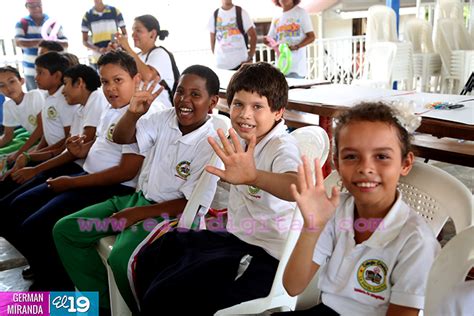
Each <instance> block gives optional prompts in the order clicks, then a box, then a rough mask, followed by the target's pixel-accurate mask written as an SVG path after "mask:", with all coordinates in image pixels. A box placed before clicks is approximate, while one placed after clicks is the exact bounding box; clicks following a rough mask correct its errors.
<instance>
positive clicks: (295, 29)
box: [268, 6, 313, 76]
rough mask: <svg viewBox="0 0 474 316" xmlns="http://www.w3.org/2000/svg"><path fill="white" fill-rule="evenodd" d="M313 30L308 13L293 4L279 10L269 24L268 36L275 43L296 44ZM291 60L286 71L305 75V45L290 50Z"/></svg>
mask: <svg viewBox="0 0 474 316" xmlns="http://www.w3.org/2000/svg"><path fill="white" fill-rule="evenodd" d="M308 32H313V24H312V23H311V19H310V17H309V14H308V13H307V12H306V11H305V10H304V9H303V8H301V7H299V6H294V7H293V8H292V9H291V10H289V11H286V12H281V13H280V14H279V15H278V16H276V17H275V18H274V19H273V20H272V23H271V24H270V30H269V31H268V36H270V37H272V38H274V39H275V40H276V41H277V43H279V44H280V43H287V44H288V45H289V46H291V45H297V44H299V43H301V41H302V40H303V39H304V38H305V37H306V33H308ZM291 56H292V61H291V68H290V71H289V72H288V73H292V72H295V73H297V74H298V75H300V76H306V74H307V67H306V47H302V48H300V49H298V50H297V51H291Z"/></svg>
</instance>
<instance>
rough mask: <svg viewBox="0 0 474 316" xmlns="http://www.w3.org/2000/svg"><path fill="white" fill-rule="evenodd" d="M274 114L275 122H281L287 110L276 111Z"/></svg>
mask: <svg viewBox="0 0 474 316" xmlns="http://www.w3.org/2000/svg"><path fill="white" fill-rule="evenodd" d="M274 113H275V121H279V120H281V118H282V117H283V113H285V108H281V109H279V110H276V111H275V112H274Z"/></svg>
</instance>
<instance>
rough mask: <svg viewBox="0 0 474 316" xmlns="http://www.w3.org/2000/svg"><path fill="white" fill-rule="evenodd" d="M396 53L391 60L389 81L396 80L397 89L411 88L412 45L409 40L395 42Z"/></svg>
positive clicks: (412, 74)
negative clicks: (391, 67) (391, 66)
mask: <svg viewBox="0 0 474 316" xmlns="http://www.w3.org/2000/svg"><path fill="white" fill-rule="evenodd" d="M396 45H397V53H396V54H395V58H394V60H393V69H392V78H391V82H395V81H396V82H398V87H397V89H398V90H412V89H413V76H414V73H413V45H412V44H411V42H397V43H396Z"/></svg>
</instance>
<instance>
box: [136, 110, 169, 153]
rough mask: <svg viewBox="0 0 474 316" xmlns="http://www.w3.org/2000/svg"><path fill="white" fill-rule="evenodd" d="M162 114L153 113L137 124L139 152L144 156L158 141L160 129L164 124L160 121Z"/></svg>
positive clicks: (143, 117)
mask: <svg viewBox="0 0 474 316" xmlns="http://www.w3.org/2000/svg"><path fill="white" fill-rule="evenodd" d="M160 113H161V112H157V113H153V114H152V115H144V116H142V117H141V118H140V119H139V120H138V121H137V124H136V133H135V137H136V138H137V144H138V148H139V152H140V153H142V154H144V153H146V152H147V151H148V150H150V148H151V147H153V145H155V142H156V139H157V137H158V133H159V127H160V126H161V125H162V124H164V122H162V120H160Z"/></svg>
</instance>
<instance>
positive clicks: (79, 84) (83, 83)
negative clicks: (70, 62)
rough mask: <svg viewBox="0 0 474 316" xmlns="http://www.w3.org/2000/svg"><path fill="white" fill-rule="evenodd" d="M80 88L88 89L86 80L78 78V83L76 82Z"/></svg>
mask: <svg viewBox="0 0 474 316" xmlns="http://www.w3.org/2000/svg"><path fill="white" fill-rule="evenodd" d="M75 85H77V86H78V87H84V88H85V87H86V83H85V82H84V79H82V78H81V77H79V78H77V81H76V84H75Z"/></svg>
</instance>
